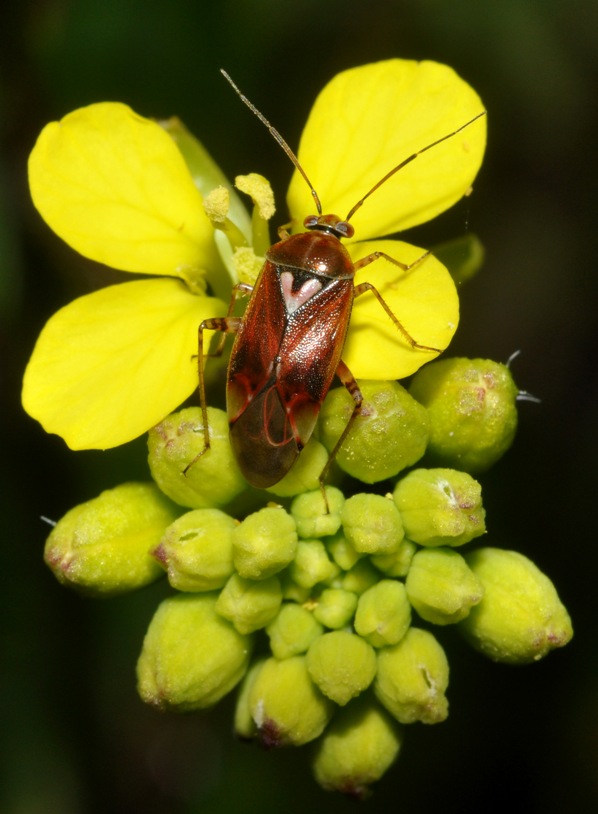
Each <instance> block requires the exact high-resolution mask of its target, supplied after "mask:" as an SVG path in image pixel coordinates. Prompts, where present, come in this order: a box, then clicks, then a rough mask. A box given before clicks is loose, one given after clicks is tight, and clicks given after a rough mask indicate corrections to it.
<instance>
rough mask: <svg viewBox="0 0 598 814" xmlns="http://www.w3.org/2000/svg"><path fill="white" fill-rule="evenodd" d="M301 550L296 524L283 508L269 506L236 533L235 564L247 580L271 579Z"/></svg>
mask: <svg viewBox="0 0 598 814" xmlns="http://www.w3.org/2000/svg"><path fill="white" fill-rule="evenodd" d="M296 551H297V529H296V526H295V521H294V520H293V518H292V517H291V515H290V514H287V512H286V511H285V510H284V509H283V508H282V507H281V506H267V507H266V508H265V509H260V510H259V511H257V512H254V513H253V514H250V515H249V516H248V517H246V518H245V520H243V522H242V523H240V524H239V525H238V526H237V527H236V529H235V530H234V531H233V562H234V565H235V568H236V569H237V571H238V572H239V574H240V575H241V576H242V577H245V579H267V578H268V577H271V576H272V575H273V574H277V573H278V572H279V571H282V569H283V568H286V566H287V565H288V564H289V563H290V562H292V560H293V559H294V557H295V553H296Z"/></svg>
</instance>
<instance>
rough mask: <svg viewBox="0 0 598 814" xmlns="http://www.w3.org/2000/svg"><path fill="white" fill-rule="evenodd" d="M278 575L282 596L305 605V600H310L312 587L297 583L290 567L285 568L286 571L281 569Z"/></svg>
mask: <svg viewBox="0 0 598 814" xmlns="http://www.w3.org/2000/svg"><path fill="white" fill-rule="evenodd" d="M277 577H278V579H279V581H280V587H281V590H282V598H283V599H284V600H288V601H290V602H297V603H298V604H299V605H303V604H304V603H305V602H308V601H309V598H310V596H311V589H310V588H302V587H301V586H300V585H297V583H296V582H294V581H293V579H292V577H291V574H290V568H285V569H284V571H279V572H278V574H277Z"/></svg>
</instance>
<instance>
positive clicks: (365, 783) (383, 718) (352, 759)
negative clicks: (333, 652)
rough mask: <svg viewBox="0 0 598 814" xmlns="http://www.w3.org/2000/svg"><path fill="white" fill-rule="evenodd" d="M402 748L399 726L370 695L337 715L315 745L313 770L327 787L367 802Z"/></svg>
mask: <svg viewBox="0 0 598 814" xmlns="http://www.w3.org/2000/svg"><path fill="white" fill-rule="evenodd" d="M400 747H401V736H400V731H399V726H398V724H397V723H396V722H395V721H394V720H393V719H392V718H391V717H390V715H388V713H387V712H386V711H385V710H384V709H382V708H381V707H380V706H379V705H378V704H377V703H376V702H375V700H374V699H372V698H371V697H370V696H369V695H366V696H362V697H361V698H358V699H357V700H356V701H354V702H353V703H352V704H349V706H348V707H345V709H343V710H340V711H339V712H338V713H337V714H336V715H335V717H334V720H333V721H332V723H331V724H330V726H329V727H327V728H326V731H325V732H324V734H323V735H322V737H321V738H320V739H319V740H318V742H317V743H316V745H315V752H314V757H313V762H312V769H313V772H314V775H315V778H316V780H317V781H318V783H319V784H320V785H321V786H322V787H323V788H325V789H327V790H329V791H340V792H342V793H343V794H347V795H349V796H350V797H354V798H356V799H358V800H363V799H364V798H365V797H367V796H368V793H369V787H370V785H371V784H372V783H375V782H376V781H377V780H379V779H380V778H381V777H382V775H383V774H384V773H385V772H386V771H387V770H388V769H389V768H390V766H391V765H392V764H393V763H394V761H395V760H396V758H397V756H398V754H399V749H400Z"/></svg>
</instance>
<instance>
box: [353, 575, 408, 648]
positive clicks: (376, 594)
mask: <svg viewBox="0 0 598 814" xmlns="http://www.w3.org/2000/svg"><path fill="white" fill-rule="evenodd" d="M410 624H411V606H410V605H409V601H408V599H407V592H406V590H405V586H404V585H403V583H402V582H399V581H398V580H396V579H381V580H380V582H378V583H377V584H376V585H373V586H372V587H371V588H369V589H368V590H367V591H365V592H364V593H363V594H362V595H361V596H360V597H359V601H358V602H357V610H356V611H355V622H354V625H355V630H356V631H357V633H359V635H360V636H363V638H364V639H366V640H367V641H368V642H369V643H370V644H371V645H373V647H386V646H387V645H391V644H396V643H397V642H399V641H400V640H401V639H402V638H403V636H404V635H405V633H406V632H407V630H408V629H409V625H410Z"/></svg>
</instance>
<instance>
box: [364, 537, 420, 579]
mask: <svg viewBox="0 0 598 814" xmlns="http://www.w3.org/2000/svg"><path fill="white" fill-rule="evenodd" d="M416 551H417V546H416V545H415V543H412V542H411V540H407V539H406V538H403V539H402V540H401V544H400V545H399V547H398V549H397V550H396V551H395V552H393V553H392V554H376V555H374V556H373V557H371V560H372V563H373V564H374V565H375V566H376V568H377V569H378V570H379V571H382V573H384V574H386V576H387V577H404V576H406V575H407V572H408V571H409V568H410V566H411V561H412V560H413V555H414V554H415V552H416Z"/></svg>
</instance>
